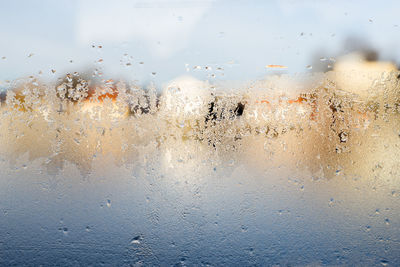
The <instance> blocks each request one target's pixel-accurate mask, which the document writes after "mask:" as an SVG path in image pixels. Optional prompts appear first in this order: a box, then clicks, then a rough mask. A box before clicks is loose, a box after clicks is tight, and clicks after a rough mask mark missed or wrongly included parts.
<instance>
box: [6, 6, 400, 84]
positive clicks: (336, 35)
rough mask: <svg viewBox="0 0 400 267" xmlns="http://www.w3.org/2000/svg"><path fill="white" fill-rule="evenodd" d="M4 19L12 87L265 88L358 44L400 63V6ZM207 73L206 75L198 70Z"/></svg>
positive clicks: (117, 11)
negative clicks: (188, 79)
mask: <svg viewBox="0 0 400 267" xmlns="http://www.w3.org/2000/svg"><path fill="white" fill-rule="evenodd" d="M0 9H1V14H2V16H0V36H1V37H2V41H1V42H0V80H3V81H4V80H6V79H15V78H18V77H22V76H26V75H32V74H37V73H38V71H39V70H42V72H43V78H51V77H58V76H59V75H61V74H62V73H65V72H73V71H82V70H85V69H94V68H98V67H101V68H102V70H103V71H104V73H105V75H104V78H110V77H113V78H119V77H123V78H125V79H128V80H138V81H139V82H140V83H147V82H149V81H154V82H156V84H162V83H163V82H166V81H168V80H169V79H172V78H174V77H176V76H179V75H182V74H190V75H195V76H197V77H198V78H201V79H209V80H210V81H214V80H216V81H218V80H226V79H228V80H249V79H258V78H261V77H263V76H264V75H267V74H268V73H271V70H268V69H266V68H265V66H266V65H268V64H281V65H285V66H288V69H287V72H289V73H296V72H307V71H310V70H309V69H307V68H306V66H307V65H310V64H313V59H315V57H317V56H318V57H319V56H325V57H331V56H337V55H339V54H342V53H344V51H343V50H344V48H343V44H344V42H345V40H346V39H348V38H359V39H362V40H364V41H365V42H367V43H368V45H369V46H372V47H373V48H376V49H377V50H378V51H379V52H380V54H381V57H382V58H383V59H394V60H396V61H400V52H399V50H398V49H397V47H398V44H399V43H400V17H399V16H398V14H397V13H398V11H399V10H400V2H399V1H311V0H310V1H294V0H291V1H289V0H288V1H219V0H215V1H180V0H176V1H170V0H165V1H159V0H158V1H64V0H62V1H43V0H42V1H39V0H38V1H18V0H17V1H4V0H2V1H0ZM397 25H399V26H397ZM92 44H94V45H101V46H102V48H101V49H93V48H92ZM31 53H33V55H32V56H31V57H28V55H29V54H31ZM124 54H127V56H124ZM2 57H6V59H2ZM131 57H132V58H131ZM99 59H103V62H102V63H101V64H98V63H94V62H95V61H97V60H99ZM70 60H73V63H70ZM121 60H122V65H121ZM140 62H144V64H140ZM126 63H130V64H131V65H129V64H128V66H127V65H126ZM185 64H188V65H185ZM197 65H198V66H202V69H193V67H194V66H197ZM205 66H210V67H211V70H205V69H204V67H205ZM217 67H220V68H222V69H223V70H219V71H217V70H216V68H217ZM51 69H55V70H56V73H55V74H52V73H51ZM187 69H189V70H190V71H189V72H187ZM153 72H155V73H156V74H155V75H153V74H152V73H153ZM211 74H216V76H215V78H213V77H212V76H211ZM222 74H223V75H222Z"/></svg>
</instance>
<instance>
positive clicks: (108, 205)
mask: <svg viewBox="0 0 400 267" xmlns="http://www.w3.org/2000/svg"><path fill="white" fill-rule="evenodd" d="M106 205H107V207H108V208H109V207H111V200H109V199H107V202H106Z"/></svg>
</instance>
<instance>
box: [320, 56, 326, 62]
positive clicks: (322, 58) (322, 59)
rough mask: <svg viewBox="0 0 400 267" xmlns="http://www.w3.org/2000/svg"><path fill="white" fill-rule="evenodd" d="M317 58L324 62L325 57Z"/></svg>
mask: <svg viewBox="0 0 400 267" xmlns="http://www.w3.org/2000/svg"><path fill="white" fill-rule="evenodd" d="M319 60H320V61H321V62H324V61H326V60H327V58H326V57H321V58H319Z"/></svg>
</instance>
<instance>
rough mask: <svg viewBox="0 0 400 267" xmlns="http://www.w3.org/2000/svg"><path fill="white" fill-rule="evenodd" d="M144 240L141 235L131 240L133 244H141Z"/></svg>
mask: <svg viewBox="0 0 400 267" xmlns="http://www.w3.org/2000/svg"><path fill="white" fill-rule="evenodd" d="M142 240H143V237H142V236H141V235H138V236H135V237H134V238H132V240H131V244H140V242H141V241H142Z"/></svg>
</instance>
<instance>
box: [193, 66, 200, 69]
mask: <svg viewBox="0 0 400 267" xmlns="http://www.w3.org/2000/svg"><path fill="white" fill-rule="evenodd" d="M193 69H195V70H201V66H194V67H193Z"/></svg>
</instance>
